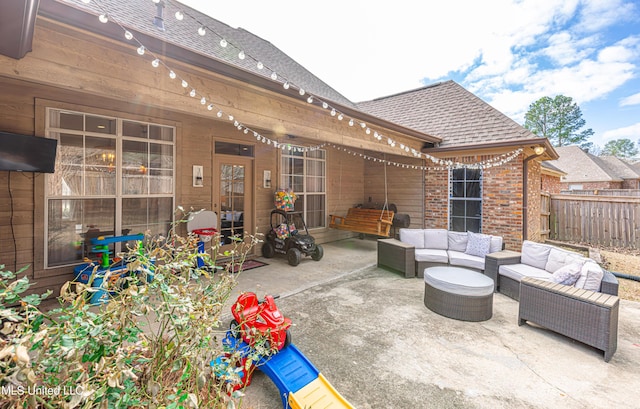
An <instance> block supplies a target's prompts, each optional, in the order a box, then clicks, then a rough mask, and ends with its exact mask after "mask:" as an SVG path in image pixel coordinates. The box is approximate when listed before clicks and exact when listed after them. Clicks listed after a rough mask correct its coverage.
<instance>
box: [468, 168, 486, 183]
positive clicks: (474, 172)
mask: <svg viewBox="0 0 640 409" xmlns="http://www.w3.org/2000/svg"><path fill="white" fill-rule="evenodd" d="M466 175H467V180H480V176H481V175H482V171H481V170H480V169H466Z"/></svg>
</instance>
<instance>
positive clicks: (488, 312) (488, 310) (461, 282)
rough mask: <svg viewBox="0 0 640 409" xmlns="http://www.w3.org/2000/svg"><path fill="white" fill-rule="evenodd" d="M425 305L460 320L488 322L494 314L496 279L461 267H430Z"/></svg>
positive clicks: (425, 288) (426, 283)
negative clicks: (494, 284)
mask: <svg viewBox="0 0 640 409" xmlns="http://www.w3.org/2000/svg"><path fill="white" fill-rule="evenodd" d="M424 305H425V306H426V307H427V308H429V309H430V310H431V311H433V312H435V313H438V314H440V315H443V316H445V317H449V318H453V319H456V320H462V321H485V320H488V319H489V318H491V316H492V315H493V280H492V279H491V278H489V277H487V276H485V275H484V274H482V273H477V272H475V271H472V270H467V269H466V268H461V267H447V266H440V267H430V268H426V269H425V270H424Z"/></svg>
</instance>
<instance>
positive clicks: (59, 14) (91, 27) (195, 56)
mask: <svg viewBox="0 0 640 409" xmlns="http://www.w3.org/2000/svg"><path fill="white" fill-rule="evenodd" d="M38 14H39V15H40V16H42V17H45V18H48V19H51V20H55V21H58V22H60V23H63V24H67V25H70V26H73V27H76V28H79V29H82V30H86V31H89V32H92V33H96V34H99V35H102V36H105V37H107V38H109V39H111V40H115V41H117V42H121V43H124V44H127V43H126V42H125V41H124V36H123V33H122V28H121V27H120V26H119V25H117V24H115V23H112V22H108V23H107V24H104V23H100V22H99V21H98V19H97V18H87V15H88V14H90V13H89V12H88V11H87V10H82V9H79V8H75V7H72V6H70V5H68V4H64V3H60V2H58V1H55V0H42V1H41V3H40V10H39V12H38ZM128 29H129V30H130V31H131V32H132V33H134V35H135V37H136V38H138V39H139V40H140V42H141V43H143V44H144V45H145V47H147V48H149V49H154V50H162V52H163V55H164V56H166V57H168V58H172V59H175V60H178V61H181V62H183V63H185V64H188V65H192V66H195V67H198V68H201V69H205V70H208V71H211V72H215V73H217V74H220V75H223V76H225V77H228V78H231V79H234V80H238V81H241V82H243V83H247V84H250V85H253V86H256V87H259V88H262V89H265V90H268V91H270V92H274V93H277V94H281V95H284V96H287V97H290V98H294V99H298V100H299V99H300V96H299V95H298V91H297V90H294V89H289V90H286V89H284V87H282V85H281V84H280V83H278V82H276V81H273V80H271V79H270V78H267V77H264V76H261V75H257V74H254V73H252V72H250V71H247V70H245V69H243V68H241V67H237V66H234V65H231V64H228V63H226V62H224V61H221V60H217V59H215V58H212V57H209V56H207V55H204V54H201V53H197V52H194V51H191V50H188V49H186V48H183V47H180V46H178V45H175V44H173V43H168V42H166V41H164V40H162V39H160V38H157V37H153V36H150V35H148V34H145V33H141V32H139V31H136V30H134V29H131V28H128ZM328 102H329V101H328ZM330 102H331V106H332V107H334V108H336V110H338V111H340V112H342V113H343V114H344V115H347V116H350V117H353V118H354V119H357V120H359V121H364V122H365V123H367V124H368V125H375V126H378V127H382V128H385V129H388V130H391V131H393V132H398V133H401V134H403V135H406V136H409V137H412V138H415V139H417V140H420V141H424V142H430V143H440V142H442V139H441V138H438V137H436V136H433V135H429V134H426V133H424V132H420V131H416V130H414V129H411V128H407V127H405V126H402V125H398V124H396V123H393V122H389V121H386V120H383V119H381V118H378V117H376V116H373V115H370V114H367V113H365V112H362V111H359V110H357V109H354V108H351V107H348V106H345V105H342V104H340V103H337V102H334V101H330Z"/></svg>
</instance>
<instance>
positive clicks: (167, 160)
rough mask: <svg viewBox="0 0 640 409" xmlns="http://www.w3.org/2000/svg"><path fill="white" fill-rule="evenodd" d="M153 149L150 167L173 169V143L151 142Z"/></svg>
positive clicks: (151, 149)
mask: <svg viewBox="0 0 640 409" xmlns="http://www.w3.org/2000/svg"><path fill="white" fill-rule="evenodd" d="M149 145H150V146H149V147H150V151H151V158H150V163H149V165H150V167H152V168H160V169H173V145H160V144H157V143H152V144H149Z"/></svg>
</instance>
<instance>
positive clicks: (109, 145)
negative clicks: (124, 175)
mask: <svg viewBox="0 0 640 409" xmlns="http://www.w3.org/2000/svg"><path fill="white" fill-rule="evenodd" d="M84 160H85V175H84V176H85V195H88V196H104V195H114V194H115V193H116V172H115V165H116V163H115V161H116V141H115V139H108V138H94V137H90V136H87V137H86V138H85V157H84Z"/></svg>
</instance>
